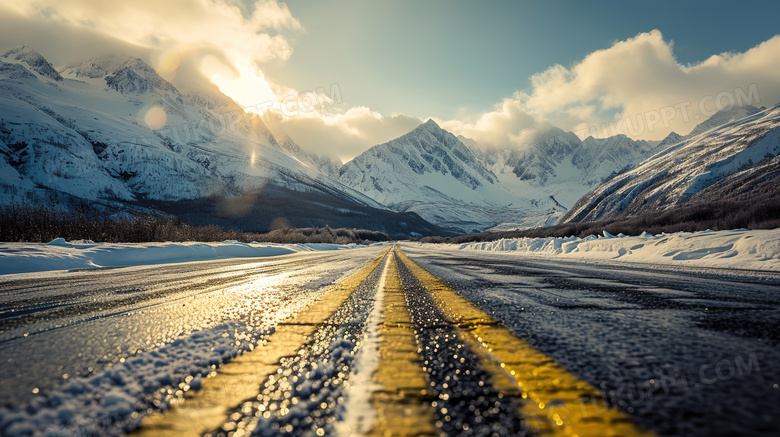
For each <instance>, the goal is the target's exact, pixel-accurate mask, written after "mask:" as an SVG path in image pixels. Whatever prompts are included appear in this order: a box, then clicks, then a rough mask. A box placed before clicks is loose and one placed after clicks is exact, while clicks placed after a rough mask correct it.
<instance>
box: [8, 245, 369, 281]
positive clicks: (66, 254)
mask: <svg viewBox="0 0 780 437" xmlns="http://www.w3.org/2000/svg"><path fill="white" fill-rule="evenodd" d="M355 247H361V246H357V245H354V244H350V245H338V244H311V243H310V244H274V243H257V242H252V243H248V244H247V243H240V242H238V241H234V240H227V241H223V242H221V243H197V242H187V243H126V244H108V243H106V244H104V243H93V242H91V241H87V242H70V243H69V242H67V241H65V240H64V239H62V238H57V239H55V240H53V241H51V242H50V243H46V244H41V243H0V275H7V274H15V273H31V272H45V271H52V270H70V269H84V268H99V267H130V266H140V265H155V264H171V263H181V262H190V261H208V260H218V259H228V258H253V257H267V256H277V255H287V254H290V253H296V252H310V251H326V250H341V249H349V248H355Z"/></svg>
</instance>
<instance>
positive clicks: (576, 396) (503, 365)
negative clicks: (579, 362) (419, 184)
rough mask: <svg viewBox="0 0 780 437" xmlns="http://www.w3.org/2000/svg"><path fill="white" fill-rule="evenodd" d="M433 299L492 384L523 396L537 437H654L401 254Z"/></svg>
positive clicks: (523, 414) (527, 420) (528, 423)
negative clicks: (489, 376) (470, 350)
mask: <svg viewBox="0 0 780 437" xmlns="http://www.w3.org/2000/svg"><path fill="white" fill-rule="evenodd" d="M397 253H398V257H399V259H400V260H401V261H402V262H403V263H404V264H405V265H406V267H407V268H408V269H409V270H410V271H411V272H412V274H414V276H415V277H416V278H417V279H418V280H419V281H420V283H421V284H422V285H423V286H424V287H425V288H426V289H427V290H428V292H429V293H430V294H431V295H432V297H433V299H434V301H435V302H436V304H437V306H438V307H439V309H441V310H442V312H444V313H445V315H446V316H447V317H448V319H449V320H450V322H451V323H453V324H454V325H455V326H456V327H457V330H458V332H459V335H460V337H461V338H462V339H463V341H464V342H465V343H466V344H468V345H469V346H470V347H471V349H472V350H473V351H474V352H475V353H476V354H477V355H478V356H479V357H480V363H479V366H480V367H481V368H482V369H483V370H485V371H486V372H487V373H488V374H489V375H491V380H490V382H491V384H492V385H493V386H494V387H495V388H496V389H497V390H498V391H499V392H501V393H502V394H504V395H505V396H508V397H517V396H519V397H520V398H521V399H522V401H521V402H520V404H521V407H520V413H521V417H522V418H523V420H524V422H525V425H526V427H527V428H528V429H529V431H531V432H532V433H534V434H542V435H551V436H579V437H586V436H593V437H603V436H653V435H654V434H653V433H652V432H648V431H645V430H643V429H641V428H640V427H638V426H637V425H636V424H635V423H634V421H633V419H631V418H630V417H629V416H628V415H626V414H625V413H623V412H622V411H619V410H616V409H614V408H609V407H607V406H606V403H605V402H604V398H603V395H602V394H601V392H599V391H598V390H597V389H596V388H594V387H593V386H592V385H590V384H588V383H587V382H585V381H583V380H581V379H580V378H578V377H577V376H576V375H574V374H572V373H571V372H569V371H567V370H566V369H565V368H563V366H561V365H560V364H558V363H556V362H555V361H554V360H553V359H551V358H550V357H548V356H547V355H545V354H543V353H542V352H541V351H539V350H538V349H536V348H535V347H533V346H532V345H530V344H529V343H528V342H526V341H524V340H521V339H519V338H518V337H517V336H516V335H514V334H513V333H512V332H511V331H509V330H508V329H507V328H505V327H504V326H502V325H501V324H499V323H498V322H496V321H495V320H493V319H492V318H491V317H490V316H489V315H488V314H486V313H484V312H483V311H482V310H480V309H479V308H477V307H475V306H474V305H473V304H472V303H471V302H470V301H469V300H468V299H466V298H464V297H463V296H461V295H460V294H459V293H457V292H456V291H455V290H453V289H452V288H450V287H449V286H447V284H445V283H444V282H443V281H441V280H440V279H438V278H436V277H435V276H434V275H432V274H431V273H429V272H428V271H427V270H425V269H423V268H422V267H420V266H419V265H418V264H416V263H415V262H413V261H412V260H410V259H409V258H408V257H407V256H406V255H404V254H403V253H401V252H400V251H398V252H397Z"/></svg>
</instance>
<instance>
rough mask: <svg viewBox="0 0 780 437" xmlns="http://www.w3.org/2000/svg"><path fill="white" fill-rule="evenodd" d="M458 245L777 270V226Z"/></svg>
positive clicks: (779, 261) (779, 251)
mask: <svg viewBox="0 0 780 437" xmlns="http://www.w3.org/2000/svg"><path fill="white" fill-rule="evenodd" d="M452 246H454V247H455V248H456V249H458V250H487V251H498V252H514V253H518V254H523V255H537V256H556V257H557V256H561V257H568V258H579V259H601V260H617V261H626V262H644V263H653V264H667V265H690V266H700V267H720V268H738V269H749V270H772V271H780V229H772V230H755V231H748V230H733V231H718V232H715V231H702V232H692V233H691V232H678V233H674V234H660V235H655V236H653V235H651V234H648V233H647V232H643V233H642V234H641V235H640V236H636V237H627V236H625V235H622V234H620V235H617V236H614V235H611V234H609V233H608V232H604V234H603V235H601V236H599V237H596V236H593V235H591V236H588V237H586V238H577V237H566V238H515V239H505V240H498V241H490V242H486V243H466V244H461V245H452Z"/></svg>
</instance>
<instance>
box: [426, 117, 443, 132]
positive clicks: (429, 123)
mask: <svg viewBox="0 0 780 437" xmlns="http://www.w3.org/2000/svg"><path fill="white" fill-rule="evenodd" d="M422 126H425V127H428V128H435V129H441V127H439V125H438V124H437V123H436V122H435V121H433V119H432V118H429V119H428V121H426V122H425V123H423V124H422Z"/></svg>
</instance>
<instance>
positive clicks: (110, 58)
mask: <svg viewBox="0 0 780 437" xmlns="http://www.w3.org/2000/svg"><path fill="white" fill-rule="evenodd" d="M124 68H128V69H131V70H135V71H136V72H137V73H141V72H143V73H149V72H152V71H154V69H153V68H152V67H151V66H149V64H147V63H146V62H144V61H142V60H141V59H139V58H136V57H133V56H119V55H106V56H99V57H97V58H92V59H88V60H86V61H83V62H79V63H76V64H71V65H68V66H67V67H65V68H64V69H63V72H65V73H66V74H69V75H73V76H75V77H87V78H90V79H102V78H105V77H106V76H111V75H114V74H116V73H117V72H119V71H120V70H122V69H124ZM154 72H155V74H156V73H157V72H156V71H154Z"/></svg>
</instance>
